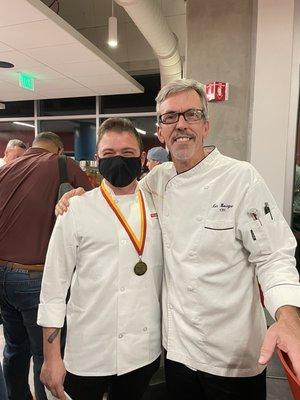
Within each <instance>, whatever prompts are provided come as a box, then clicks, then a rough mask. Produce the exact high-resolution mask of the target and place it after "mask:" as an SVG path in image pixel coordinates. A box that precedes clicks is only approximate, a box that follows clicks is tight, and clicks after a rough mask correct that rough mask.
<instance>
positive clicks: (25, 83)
mask: <svg viewBox="0 0 300 400" xmlns="http://www.w3.org/2000/svg"><path fill="white" fill-rule="evenodd" d="M19 85H20V86H21V87H22V88H24V89H27V90H32V91H34V77H33V76H31V75H29V74H25V73H24V72H19Z"/></svg>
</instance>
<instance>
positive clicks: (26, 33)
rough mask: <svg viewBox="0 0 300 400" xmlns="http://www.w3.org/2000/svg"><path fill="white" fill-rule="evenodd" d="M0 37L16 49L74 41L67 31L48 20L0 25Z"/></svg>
mask: <svg viewBox="0 0 300 400" xmlns="http://www.w3.org/2000/svg"><path fill="white" fill-rule="evenodd" d="M0 39H1V41H2V42H3V43H5V44H7V45H8V46H11V47H13V48H15V49H17V50H22V49H33V48H35V47H43V46H45V47H46V46H55V45H60V44H67V43H74V42H76V39H75V38H74V37H72V36H71V35H70V34H69V33H68V32H66V31H65V30H63V29H62V28H60V27H59V26H58V25H56V24H55V23H54V22H52V21H49V20H44V21H35V22H31V23H26V24H20V25H12V26H7V27H1V28H0Z"/></svg>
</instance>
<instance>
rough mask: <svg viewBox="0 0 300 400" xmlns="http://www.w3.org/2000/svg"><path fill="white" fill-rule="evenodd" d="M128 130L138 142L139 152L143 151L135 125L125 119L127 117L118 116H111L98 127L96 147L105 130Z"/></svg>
mask: <svg viewBox="0 0 300 400" xmlns="http://www.w3.org/2000/svg"><path fill="white" fill-rule="evenodd" d="M111 131H114V132H119V133H121V132H129V133H130V134H131V135H132V136H134V137H135V138H136V140H137V142H138V145H139V148H140V150H141V152H142V151H143V142H142V139H141V137H140V135H139V133H138V131H137V130H136V129H135V126H134V125H133V123H132V122H131V121H130V120H129V119H127V118H119V117H113V118H108V119H106V120H105V121H104V122H102V124H101V125H100V127H99V131H98V139H97V149H98V146H99V143H100V142H101V139H102V138H103V136H104V135H105V134H106V133H107V132H111Z"/></svg>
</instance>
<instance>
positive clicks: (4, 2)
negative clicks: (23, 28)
mask: <svg viewBox="0 0 300 400" xmlns="http://www.w3.org/2000/svg"><path fill="white" fill-rule="evenodd" d="M0 9H1V10H4V11H5V12H1V13H0V26H9V25H16V24H23V23H25V22H31V21H39V20H41V19H45V16H44V15H43V14H41V12H40V11H39V10H37V9H36V8H35V7H33V6H32V5H31V4H29V3H28V2H27V1H24V0H9V1H8V0H0Z"/></svg>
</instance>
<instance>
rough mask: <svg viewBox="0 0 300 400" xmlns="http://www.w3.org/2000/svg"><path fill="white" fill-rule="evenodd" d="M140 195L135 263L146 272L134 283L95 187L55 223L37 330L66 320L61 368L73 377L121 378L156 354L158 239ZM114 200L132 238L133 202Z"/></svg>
mask: <svg viewBox="0 0 300 400" xmlns="http://www.w3.org/2000/svg"><path fill="white" fill-rule="evenodd" d="M108 191H109V192H110V194H111V196H112V197H113V198H115V196H114V194H113V192H112V191H111V190H109V189H108ZM143 196H144V200H145V208H146V220H147V233H146V241H145V248H144V252H143V256H142V260H143V261H144V262H145V263H146V264H147V266H148V270H147V272H146V273H145V274H144V275H141V276H138V275H136V274H135V273H134V266H135V264H136V263H137V262H138V260H139V258H138V255H137V252H136V250H135V248H134V247H133V244H132V242H131V241H130V239H129V237H128V235H127V233H126V231H125V229H124V228H123V226H122V225H121V223H120V222H119V220H118V219H117V217H116V216H115V214H114V213H113V211H112V210H111V208H110V206H109V205H108V204H107V202H106V200H105V199H104V198H103V196H102V194H101V191H100V190H99V188H97V189H94V190H92V191H90V192H87V193H85V194H84V195H83V196H78V197H73V198H72V199H71V201H70V207H69V210H68V212H67V213H65V214H64V215H63V216H61V217H58V219H57V222H56V225H55V227H54V230H53V233H52V236H51V240H50V243H49V248H48V253H47V258H46V265H45V271H44V276H43V282H42V290H41V299H40V306H39V312H38V324H39V325H41V326H43V327H62V326H63V323H64V318H65V315H66V314H67V342H66V349H65V358H64V362H65V366H66V369H67V370H68V371H69V372H71V373H73V374H76V375H79V376H106V375H114V374H118V375H121V374H124V373H127V372H130V371H132V370H135V369H137V368H140V367H143V366H145V365H147V364H149V363H151V362H152V361H154V360H155V359H156V358H157V357H158V356H159V354H160V352H161V311H160V293H161V279H162V243H161V232H160V227H159V222H158V219H157V214H156V212H155V210H154V206H153V203H152V200H151V196H150V195H149V194H147V193H146V194H144V195H143ZM116 201H117V205H118V206H119V208H120V209H121V211H122V212H123V213H124V215H125V217H126V219H127V221H128V223H129V225H130V226H131V227H132V228H133V231H134V232H135V233H136V235H137V236H138V237H139V234H140V219H139V215H140V213H139V206H138V201H137V195H136V194H134V195H125V196H118V197H117V199H116ZM75 266H76V273H75V274H74V278H73V282H72V287H71V297H70V300H69V302H68V305H67V310H66V305H65V297H66V294H67V291H68V288H69V286H70V282H71V279H72V276H73V271H74V267H75Z"/></svg>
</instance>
